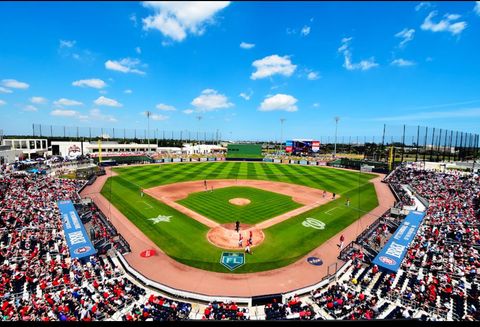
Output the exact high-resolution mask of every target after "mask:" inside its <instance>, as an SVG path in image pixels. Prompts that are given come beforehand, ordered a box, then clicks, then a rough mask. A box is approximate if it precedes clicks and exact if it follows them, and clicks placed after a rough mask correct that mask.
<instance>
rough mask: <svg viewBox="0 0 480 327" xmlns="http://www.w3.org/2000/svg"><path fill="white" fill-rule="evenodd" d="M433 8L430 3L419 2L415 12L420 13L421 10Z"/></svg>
mask: <svg viewBox="0 0 480 327" xmlns="http://www.w3.org/2000/svg"><path fill="white" fill-rule="evenodd" d="M430 7H433V6H432V4H431V3H430V2H420V3H419V4H418V5H416V6H415V11H420V10H422V9H428V8H430Z"/></svg>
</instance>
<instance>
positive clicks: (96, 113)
mask: <svg viewBox="0 0 480 327" xmlns="http://www.w3.org/2000/svg"><path fill="white" fill-rule="evenodd" d="M87 119H91V120H93V121H106V122H110V123H116V122H117V119H116V118H115V117H113V116H112V115H105V114H103V113H102V112H101V111H100V109H92V110H90V112H89V116H88V118H87Z"/></svg>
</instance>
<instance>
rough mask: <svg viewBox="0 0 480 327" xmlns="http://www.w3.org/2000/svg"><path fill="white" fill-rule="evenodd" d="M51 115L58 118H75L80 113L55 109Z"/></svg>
mask: <svg viewBox="0 0 480 327" xmlns="http://www.w3.org/2000/svg"><path fill="white" fill-rule="evenodd" d="M50 115H52V116H58V117H74V116H76V115H78V111H75V110H62V109H55V110H53V111H52V112H50Z"/></svg>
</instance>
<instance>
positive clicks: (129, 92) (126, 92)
mask: <svg viewBox="0 0 480 327" xmlns="http://www.w3.org/2000/svg"><path fill="white" fill-rule="evenodd" d="M123 93H125V94H132V93H133V91H132V90H130V89H128V90H125V91H123Z"/></svg>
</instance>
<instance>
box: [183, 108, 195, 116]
mask: <svg viewBox="0 0 480 327" xmlns="http://www.w3.org/2000/svg"><path fill="white" fill-rule="evenodd" d="M182 112H183V113H184V114H186V115H191V114H193V113H194V110H193V109H185V110H183V111H182Z"/></svg>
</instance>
